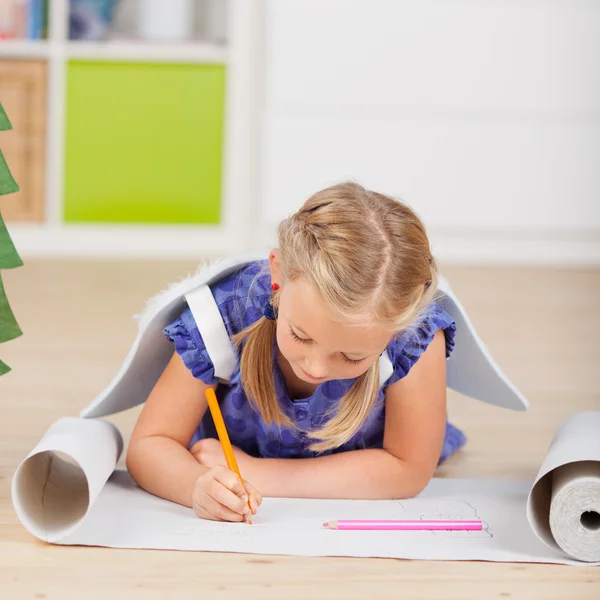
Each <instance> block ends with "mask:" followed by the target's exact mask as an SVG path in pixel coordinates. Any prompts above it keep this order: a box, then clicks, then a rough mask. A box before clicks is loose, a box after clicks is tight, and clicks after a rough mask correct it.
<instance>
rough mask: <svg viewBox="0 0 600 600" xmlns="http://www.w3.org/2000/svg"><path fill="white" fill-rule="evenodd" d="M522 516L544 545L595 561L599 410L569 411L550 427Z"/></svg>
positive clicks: (599, 552)
mask: <svg viewBox="0 0 600 600" xmlns="http://www.w3.org/2000/svg"><path fill="white" fill-rule="evenodd" d="M527 518H528V520H529V523H530V525H531V528H532V529H533V531H534V533H535V534H536V535H537V536H538V538H540V539H541V540H542V541H543V542H544V543H545V544H547V545H548V546H550V547H553V548H558V549H560V550H562V551H563V552H564V553H565V554H566V555H568V556H570V557H572V558H575V559H577V560H581V561H585V562H597V561H600V412H598V411H588V412H583V413H578V414H576V415H573V416H572V417H571V418H569V419H568V420H567V421H565V423H563V424H562V425H561V427H559V429H558V430H557V431H556V433H555V435H554V438H553V440H552V443H551V444H550V448H549V450H548V454H547V455H546V458H545V459H544V462H543V464H542V466H541V468H540V471H539V473H538V476H537V478H536V480H535V482H534V484H533V487H532V489H531V492H530V494H529V497H528V499H527Z"/></svg>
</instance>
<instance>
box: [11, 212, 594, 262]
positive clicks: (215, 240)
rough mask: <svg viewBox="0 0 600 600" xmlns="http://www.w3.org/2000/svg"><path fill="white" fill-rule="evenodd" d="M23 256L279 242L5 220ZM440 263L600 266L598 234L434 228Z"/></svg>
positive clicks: (194, 252)
mask: <svg viewBox="0 0 600 600" xmlns="http://www.w3.org/2000/svg"><path fill="white" fill-rule="evenodd" d="M7 227H8V230H9V233H10V235H11V238H12V240H13V242H14V244H15V246H16V248H17V251H18V252H19V254H20V255H21V256H22V257H23V258H25V257H34V258H78V257H88V258H121V257H122V258H140V259H143V258H148V259H161V258H165V259H168V258H193V259H200V258H211V257H217V256H226V255H231V254H235V253H244V252H248V251H257V250H264V251H265V255H266V253H267V252H268V249H269V248H270V247H272V246H274V245H275V243H276V242H275V234H274V228H271V227H267V226H265V227H260V228H258V230H257V231H256V232H255V234H254V235H253V236H252V238H251V243H252V247H250V248H248V247H246V246H244V239H243V238H242V239H240V237H241V236H239V235H236V234H234V233H232V232H231V231H228V230H226V229H224V228H221V227H199V226H175V225H171V226H137V227H135V226H131V225H123V226H118V225H111V226H101V225H92V226H83V225H73V226H64V225H63V226H50V225H21V224H12V223H8V224H7ZM430 235H431V239H432V246H433V251H434V254H435V256H436V258H437V259H438V261H439V262H440V263H441V264H444V265H461V266H469V265H473V266H479V265H495V266H503V265H512V266H534V267H535V266H543V267H552V266H555V267H572V268H577V267H598V266H600V234H599V235H598V236H593V235H590V234H589V233H588V234H587V235H580V236H579V237H578V236H577V235H576V234H575V233H574V234H572V235H569V236H564V235H562V236H556V239H544V238H541V237H539V236H537V237H536V236H534V235H531V236H530V237H529V238H528V237H527V236H524V235H520V236H519V237H516V236H512V235H510V234H502V233H500V232H496V233H494V234H490V235H483V234H481V233H475V232H463V233H462V234H461V235H457V234H456V233H448V232H446V233H436V232H430Z"/></svg>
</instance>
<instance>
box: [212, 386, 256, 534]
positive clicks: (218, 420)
mask: <svg viewBox="0 0 600 600" xmlns="http://www.w3.org/2000/svg"><path fill="white" fill-rule="evenodd" d="M205 394H206V400H207V401H208V408H209V409H210V414H211V415H212V418H213V421H214V423H215V428H216V430H217V435H218V436H219V441H220V442H221V447H222V448H223V453H224V454H225V460H226V461H227V466H228V467H229V468H230V469H231V470H232V471H233V472H234V473H235V474H236V475H237V476H238V477H239V478H240V483H241V484H242V487H243V488H244V490H246V486H245V485H244V480H243V479H242V475H241V473H240V469H239V467H238V464H237V461H236V460H235V454H234V453H233V448H232V447H231V441H230V440H229V434H228V433H227V428H226V427H225V421H223V415H222V414H221V408H220V407H219V402H218V401H217V396H216V394H215V390H214V389H213V388H207V390H206V392H205ZM246 495H248V490H246ZM248 508H249V509H250V514H252V507H251V506H250V496H249V495H248ZM246 520H247V521H248V523H250V525H252V520H251V519H250V517H246Z"/></svg>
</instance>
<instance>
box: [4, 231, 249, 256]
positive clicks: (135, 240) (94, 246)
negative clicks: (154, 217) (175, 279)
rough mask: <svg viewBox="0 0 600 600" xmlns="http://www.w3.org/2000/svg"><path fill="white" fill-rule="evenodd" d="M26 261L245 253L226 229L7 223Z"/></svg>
mask: <svg viewBox="0 0 600 600" xmlns="http://www.w3.org/2000/svg"><path fill="white" fill-rule="evenodd" d="M6 226H7V228H8V231H9V233H10V236H11V238H12V240H13V243H14V245H15V247H16V249H17V252H18V253H19V255H20V256H21V257H22V258H26V257H30V258H136V259H137V258H141V259H143V258H148V259H163V258H164V259H169V258H195V259H201V258H212V257H218V256H224V255H227V254H232V253H238V252H243V251H244V250H245V249H244V248H243V247H242V245H241V244H242V243H243V239H241V240H240V236H236V235H234V234H232V233H231V232H230V231H227V230H226V229H224V228H222V227H210V226H206V227H203V226H179V225H168V226H167V225H164V226H163V225H160V226H158V225H156V226H150V225H144V226H132V225H123V226H120V225H106V226H102V225H89V226H88V225H60V226H52V225H29V224H28V225H22V224H12V223H7V224H6Z"/></svg>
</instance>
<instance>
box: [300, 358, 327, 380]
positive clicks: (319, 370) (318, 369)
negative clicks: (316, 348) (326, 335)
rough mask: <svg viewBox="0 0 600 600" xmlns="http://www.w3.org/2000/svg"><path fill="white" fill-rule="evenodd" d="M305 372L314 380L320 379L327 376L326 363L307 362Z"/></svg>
mask: <svg viewBox="0 0 600 600" xmlns="http://www.w3.org/2000/svg"><path fill="white" fill-rule="evenodd" d="M305 371H306V372H307V373H308V374H309V375H312V376H313V377H314V378H315V379H321V378H322V377H325V376H326V375H327V361H325V360H307V361H306V367H305Z"/></svg>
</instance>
